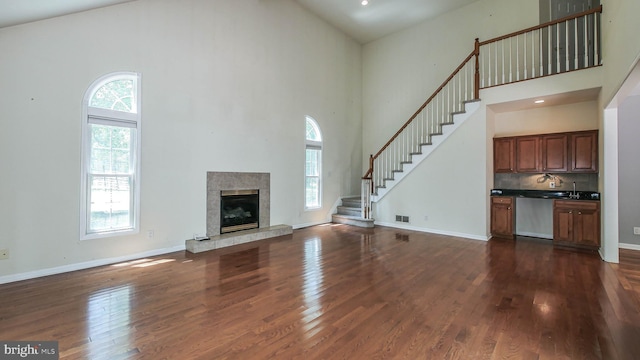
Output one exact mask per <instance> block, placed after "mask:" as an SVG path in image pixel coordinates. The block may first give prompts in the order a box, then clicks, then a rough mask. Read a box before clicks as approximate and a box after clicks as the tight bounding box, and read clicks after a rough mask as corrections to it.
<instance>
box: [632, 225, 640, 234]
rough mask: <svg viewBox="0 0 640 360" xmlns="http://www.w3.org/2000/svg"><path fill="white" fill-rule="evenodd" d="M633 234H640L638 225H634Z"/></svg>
mask: <svg viewBox="0 0 640 360" xmlns="http://www.w3.org/2000/svg"><path fill="white" fill-rule="evenodd" d="M633 235H640V227H637V226H634V227H633Z"/></svg>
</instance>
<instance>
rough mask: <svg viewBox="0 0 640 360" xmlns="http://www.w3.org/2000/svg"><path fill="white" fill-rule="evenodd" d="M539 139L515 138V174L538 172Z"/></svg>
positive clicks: (532, 137)
mask: <svg viewBox="0 0 640 360" xmlns="http://www.w3.org/2000/svg"><path fill="white" fill-rule="evenodd" d="M540 168H541V167H540V137H539V136H518V137H516V172H540Z"/></svg>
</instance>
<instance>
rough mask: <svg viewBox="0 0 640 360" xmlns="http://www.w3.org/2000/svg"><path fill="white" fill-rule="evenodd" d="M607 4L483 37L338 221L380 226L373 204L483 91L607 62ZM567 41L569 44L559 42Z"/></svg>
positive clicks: (394, 141) (378, 162)
mask: <svg viewBox="0 0 640 360" xmlns="http://www.w3.org/2000/svg"><path fill="white" fill-rule="evenodd" d="M601 13H602V6H599V7H597V8H594V9H590V10H587V11H584V12H582V13H579V14H575V15H571V16H567V17H565V18H562V19H558V20H555V21H551V22H548V23H545V24H541V25H538V26H534V27H531V28H528V29H525V30H521V31H517V32H514V33H511V34H508V35H504V36H500V37H497V38H494V39H491V40H487V41H483V42H480V41H479V40H478V39H476V41H475V46H474V49H473V51H472V52H471V54H469V56H467V57H466V58H465V59H464V60H463V61H462V63H461V64H460V65H459V66H458V67H457V68H456V69H455V70H454V71H453V73H452V74H451V75H450V76H449V77H448V78H447V79H446V80H445V81H444V82H443V83H442V85H440V87H439V88H438V89H437V90H436V91H435V92H434V93H433V94H432V95H431V96H430V97H429V98H428V99H427V100H426V101H425V102H424V103H423V104H422V106H421V107H420V108H418V110H417V111H416V112H415V113H414V114H413V115H412V116H411V117H410V118H409V120H407V122H405V123H404V125H403V126H402V127H400V130H398V131H397V132H396V133H395V134H394V135H393V136H392V137H391V138H390V139H389V141H387V143H386V144H384V145H383V146H382V148H381V149H380V150H379V151H378V152H377V153H376V154H375V155H371V156H370V158H369V169H368V170H367V172H366V173H365V174H364V176H363V177H362V197H361V198H360V197H348V198H343V199H342V203H343V206H339V207H338V213H337V214H334V215H333V216H332V221H333V222H335V223H341V224H350V225H356V226H362V227H373V221H374V220H373V218H372V216H371V215H372V214H371V212H372V211H371V210H372V206H371V204H372V202H376V201H379V200H380V199H381V198H382V197H383V196H384V195H385V194H387V193H388V192H389V191H390V190H391V188H392V187H393V186H395V185H397V184H398V183H399V182H400V180H402V179H403V178H404V177H405V176H407V175H408V174H409V173H410V172H411V171H412V170H413V169H415V168H416V167H417V165H418V164H419V163H420V162H422V161H423V160H424V159H425V158H427V157H428V156H429V154H430V153H431V152H433V150H434V149H435V148H437V147H438V146H439V145H440V144H441V143H442V142H443V141H444V140H445V139H446V138H447V137H448V136H449V135H451V133H453V131H454V130H455V129H456V128H457V127H458V126H460V124H462V123H463V122H464V121H465V120H466V119H468V118H469V117H470V114H471V113H473V111H475V110H477V109H478V108H479V101H480V100H479V98H480V89H484V88H490V87H494V86H500V85H506V84H511V83H515V82H520V81H525V80H531V79H536V78H540V77H544V76H550V75H555V74H560V73H564V72H568V71H574V70H581V69H587V68H590V67H595V66H600V65H601V56H600V44H599V40H600V23H601V20H600V14H601ZM560 40H566V42H567V44H568V46H564V47H560V48H557V47H554V45H553V44H554V43H559V42H560Z"/></svg>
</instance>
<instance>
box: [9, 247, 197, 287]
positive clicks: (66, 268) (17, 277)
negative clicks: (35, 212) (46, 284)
mask: <svg viewBox="0 0 640 360" xmlns="http://www.w3.org/2000/svg"><path fill="white" fill-rule="evenodd" d="M184 249H185V245H184V244H183V245H177V246H174V247H170V248H164V249H156V250H149V251H145V252H141V253H137V254H131V255H124V256H118V257H113V258H107V259H97V260H91V261H86V262H81V263H77V264H69V265H63V266H57V267H54V268H48V269H41V270H35V271H29V272H25V273H19V274H12V275H6V276H0V284H6V283H10V282H15V281H22V280H28V279H35V278H39V277H42V276H49V275H56V274H62V273H66V272H71V271H76V270H84V269H89V268H93V267H97V266H103V265H110V264H117V263H120V262H123V261H131V260H136V259H141V258H145V257H149V256H158V255H163V254H168V253H172V252H176V251H184Z"/></svg>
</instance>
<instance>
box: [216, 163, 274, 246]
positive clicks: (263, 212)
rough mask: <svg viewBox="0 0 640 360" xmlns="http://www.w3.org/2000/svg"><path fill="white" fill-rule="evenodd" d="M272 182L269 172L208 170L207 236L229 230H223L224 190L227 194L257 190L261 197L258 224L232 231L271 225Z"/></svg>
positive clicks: (236, 229)
mask: <svg viewBox="0 0 640 360" xmlns="http://www.w3.org/2000/svg"><path fill="white" fill-rule="evenodd" d="M270 182H271V179H270V174H269V173H249V172H214V171H210V172H207V236H209V237H211V236H216V235H220V234H223V233H226V232H229V231H224V232H223V231H221V228H222V225H223V220H222V217H223V215H222V211H221V210H222V209H221V206H222V203H221V194H223V192H225V193H226V194H234V193H236V194H246V193H247V192H249V191H256V192H258V194H259V197H260V200H259V205H258V207H257V209H256V210H257V214H258V215H257V219H256V220H257V221H256V222H257V224H256V225H255V226H247V227H246V229H243V228H233V229H231V230H230V231H238V230H247V229H250V228H265V227H269V226H270V224H269V218H270V216H271V214H270V211H269V207H270V202H271V195H270V187H271V183H270ZM251 212H253V211H251ZM252 215H253V214H252Z"/></svg>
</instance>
